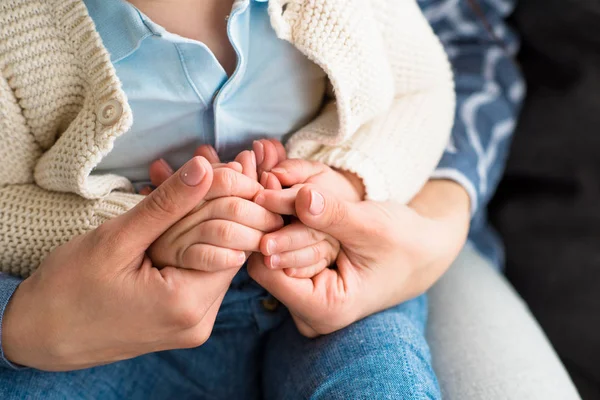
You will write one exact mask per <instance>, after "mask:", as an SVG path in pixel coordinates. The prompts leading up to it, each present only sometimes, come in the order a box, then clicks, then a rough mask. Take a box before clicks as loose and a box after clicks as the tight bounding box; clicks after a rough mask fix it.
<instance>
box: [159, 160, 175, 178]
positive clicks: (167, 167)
mask: <svg viewBox="0 0 600 400" xmlns="http://www.w3.org/2000/svg"><path fill="white" fill-rule="evenodd" d="M158 162H159V163H160V164H161V165H162V166H163V167H164V168H165V170H166V171H167V172H168V173H169V175H173V173H174V171H173V168H171V166H170V165H169V163H168V162H166V161H165V160H164V159H163V158H161V159H160V160H158Z"/></svg>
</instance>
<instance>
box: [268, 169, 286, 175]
mask: <svg viewBox="0 0 600 400" xmlns="http://www.w3.org/2000/svg"><path fill="white" fill-rule="evenodd" d="M271 172H275V173H276V174H287V169H285V168H273V169H272V170H271Z"/></svg>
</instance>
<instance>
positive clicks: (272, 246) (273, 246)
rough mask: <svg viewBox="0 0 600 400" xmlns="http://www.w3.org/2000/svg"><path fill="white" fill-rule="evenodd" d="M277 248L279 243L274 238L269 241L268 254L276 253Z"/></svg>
mask: <svg viewBox="0 0 600 400" xmlns="http://www.w3.org/2000/svg"><path fill="white" fill-rule="evenodd" d="M276 250H277V243H276V242H275V241H274V240H273V239H269V240H268V241H267V255H271V254H273V253H275V251H276Z"/></svg>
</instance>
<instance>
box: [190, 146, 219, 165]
mask: <svg viewBox="0 0 600 400" xmlns="http://www.w3.org/2000/svg"><path fill="white" fill-rule="evenodd" d="M194 155H195V156H200V157H204V158H206V159H207V160H208V162H209V163H211V164H217V163H220V162H221V160H220V159H219V155H218V154H217V151H216V150H215V148H214V147H212V146H211V145H209V144H203V145H202V146H200V147H198V148H197V149H196V151H195V152H194Z"/></svg>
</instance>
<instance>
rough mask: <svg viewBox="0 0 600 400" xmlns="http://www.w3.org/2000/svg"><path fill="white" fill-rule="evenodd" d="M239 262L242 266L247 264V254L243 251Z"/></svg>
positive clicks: (239, 256)
mask: <svg viewBox="0 0 600 400" xmlns="http://www.w3.org/2000/svg"><path fill="white" fill-rule="evenodd" d="M238 261H239V262H240V264H243V263H245V262H246V253H244V252H243V251H242V252H241V253H239V254H238Z"/></svg>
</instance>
